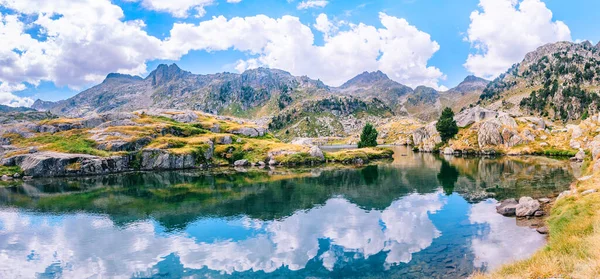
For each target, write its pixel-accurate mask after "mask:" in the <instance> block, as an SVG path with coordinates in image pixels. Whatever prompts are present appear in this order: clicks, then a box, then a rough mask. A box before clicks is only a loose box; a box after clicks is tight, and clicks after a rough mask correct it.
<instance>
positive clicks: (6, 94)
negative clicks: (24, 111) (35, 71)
mask: <svg viewBox="0 0 600 279" xmlns="http://www.w3.org/2000/svg"><path fill="white" fill-rule="evenodd" d="M25 89H26V87H25V85H24V84H22V83H21V84H17V85H14V86H9V85H8V84H7V83H0V105H7V106H11V107H28V106H31V105H32V104H33V100H32V99H31V98H27V97H19V96H17V95H15V94H13V92H15V91H21V90H25Z"/></svg>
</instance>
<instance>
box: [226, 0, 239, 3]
mask: <svg viewBox="0 0 600 279" xmlns="http://www.w3.org/2000/svg"><path fill="white" fill-rule="evenodd" d="M239 2H242V0H227V3H239Z"/></svg>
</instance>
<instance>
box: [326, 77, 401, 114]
mask: <svg viewBox="0 0 600 279" xmlns="http://www.w3.org/2000/svg"><path fill="white" fill-rule="evenodd" d="M335 92H336V93H339V94H343V95H349V96H353V97H357V98H361V99H366V98H378V99H380V100H382V101H384V102H386V104H388V105H389V106H390V107H391V108H392V109H394V111H395V112H398V113H401V112H402V111H403V110H402V109H401V105H400V104H401V103H402V102H403V101H404V99H405V97H406V96H407V95H409V94H412V93H413V89H412V88H410V87H408V86H406V85H403V84H400V83H398V82H395V81H393V80H391V79H390V78H389V77H388V76H387V75H386V74H384V73H382V72H381V71H377V72H364V73H362V74H359V75H357V76H356V77H354V78H352V79H350V80H348V81H347V82H346V83H344V84H343V85H342V86H340V87H339V88H336V89H335Z"/></svg>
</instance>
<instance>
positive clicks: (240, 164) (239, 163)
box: [233, 160, 250, 167]
mask: <svg viewBox="0 0 600 279" xmlns="http://www.w3.org/2000/svg"><path fill="white" fill-rule="evenodd" d="M233 165H234V166H236V167H246V166H249V165H250V163H248V160H237V161H235V162H234V163H233Z"/></svg>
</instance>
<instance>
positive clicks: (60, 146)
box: [17, 130, 110, 157]
mask: <svg viewBox="0 0 600 279" xmlns="http://www.w3.org/2000/svg"><path fill="white" fill-rule="evenodd" d="M84 133H85V132H83V131H77V130H73V131H69V132H64V133H56V134H38V135H37V136H35V137H32V138H28V139H26V138H21V139H19V140H18V141H17V144H18V145H22V146H41V148H40V150H46V151H56V152H64V153H72V154H89V155H95V156H103V157H106V156H110V152H107V151H104V150H99V149H96V142H95V141H93V140H90V139H87V138H86V137H85V134H84Z"/></svg>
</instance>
